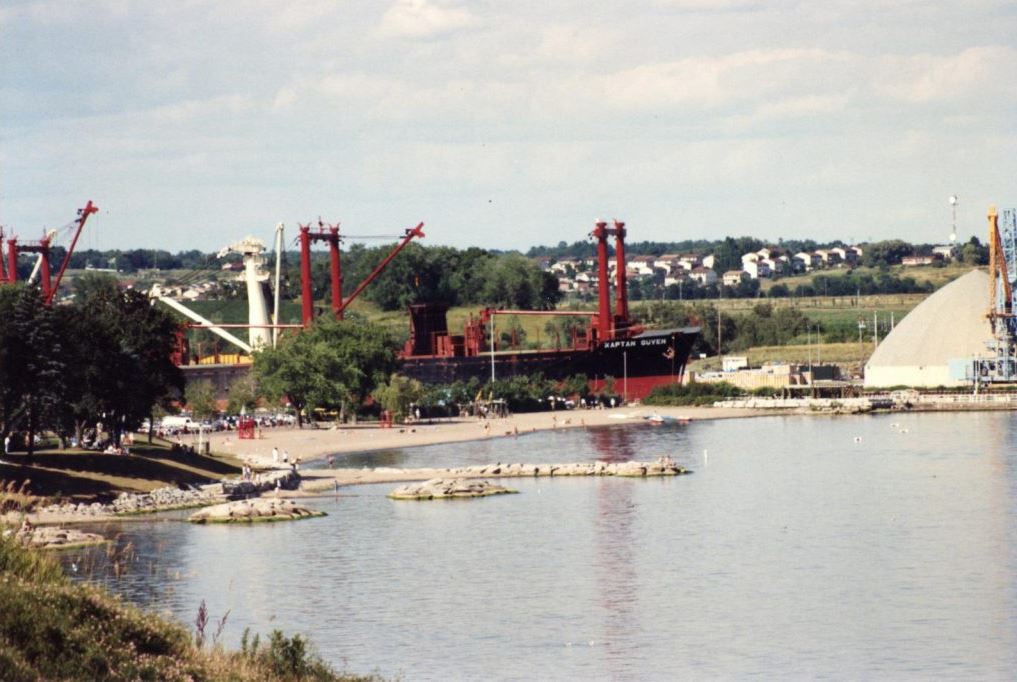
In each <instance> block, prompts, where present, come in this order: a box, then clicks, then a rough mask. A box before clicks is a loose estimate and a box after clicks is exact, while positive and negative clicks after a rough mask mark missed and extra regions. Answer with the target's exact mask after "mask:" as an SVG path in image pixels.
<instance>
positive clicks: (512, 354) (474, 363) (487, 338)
mask: <svg viewBox="0 0 1017 682" xmlns="http://www.w3.org/2000/svg"><path fill="white" fill-rule="evenodd" d="M591 236H592V237H594V238H595V239H596V240H597V265H598V268H597V270H598V279H597V281H598V306H597V310H596V312H582V311H556V310H550V311H535V310H496V309H490V308H487V309H484V310H482V311H481V312H480V314H479V315H478V316H475V317H472V316H471V318H470V319H469V320H467V321H466V323H465V326H464V329H463V333H462V334H452V333H450V332H449V329H448V321H447V317H446V313H447V311H448V306H445V305H441V304H434V303H423V304H416V305H411V306H410V307H409V314H410V337H409V340H407V342H406V345H405V346H404V348H403V350H402V353H401V354H400V359H401V362H402V371H403V373H404V374H406V375H407V376H410V377H413V378H415V379H418V380H420V381H422V382H424V383H432V384H433V383H442V384H444V383H452V382H454V381H467V380H469V379H471V378H474V377H475V378H477V379H479V380H482V381H486V380H489V379H491V378H492V377H493V378H494V379H506V378H510V377H514V376H520V375H530V374H535V373H538V372H539V373H541V374H543V375H544V376H545V377H547V378H549V379H554V380H562V379H565V378H567V377H570V376H574V375H577V374H585V375H586V377H587V378H588V379H589V381H590V389H591V390H592V391H595V392H596V391H600V390H602V389H603V388H604V386H605V383H606V382H607V380H608V379H609V378H611V379H613V380H614V388H615V391H616V392H617V393H618V394H620V395H624V396H625V397H626V398H628V399H639V398H644V397H646V395H647V394H649V393H650V391H651V390H652V389H653V388H654V387H656V386H660V385H665V384H673V383H678V382H681V380H682V377H683V376H684V373H685V365H686V363H687V362H688V358H689V354H690V353H691V351H692V345H693V344H694V343H695V341H696V338H697V337H698V336H699V333H700V328H699V327H682V328H676V329H661V330H648V329H645V328H644V327H642V326H641V325H639V324H636V323H635V322H634V321H633V320H632V319H631V318H630V316H629V310H628V294H627V287H626V283H625V274H626V262H625V236H626V230H625V225H624V223H621V222H617V221H616V222H615V223H614V225H613V226H611V227H609V226H608V225H607V223H603V222H599V223H597V224H596V226H595V228H594V230H593V232H592V234H591ZM610 236H613V237H614V238H615V256H616V259H617V261H616V278H617V279H616V285H615V295H616V301H615V310H614V311H612V310H611V301H610V293H609V288H610V287H609V281H610V280H609V278H608V250H607V240H608V237H610ZM499 315H502V316H518V315H546V316H560V315H572V316H581V317H585V318H588V320H589V321H588V324H587V325H586V326H585V328H584V329H583V331H582V333H580V334H574V335H573V338H572V339H571V340H570V344H569V346H568V347H565V348H557V349H550V350H517V349H510V350H505V349H499V347H498V344H497V342H496V341H492V339H493V337H494V335H493V331H494V320H495V318H496V317H497V316H499Z"/></svg>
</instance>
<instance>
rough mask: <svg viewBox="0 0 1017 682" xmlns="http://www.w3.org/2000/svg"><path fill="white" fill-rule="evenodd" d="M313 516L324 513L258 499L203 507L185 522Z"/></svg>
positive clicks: (291, 502) (268, 499)
mask: <svg viewBox="0 0 1017 682" xmlns="http://www.w3.org/2000/svg"><path fill="white" fill-rule="evenodd" d="M315 516H325V512H322V511H317V510H315V509H309V508H307V507H304V506H301V505H299V504H297V503H296V502H294V501H293V500H280V499H273V498H265V497H260V498H255V499H251V500H239V501H236V502H226V503H225V504H217V505H214V506H212V507H205V508H204V509H201V510H199V511H196V512H194V513H193V514H191V515H190V517H188V519H187V520H188V521H190V522H191V523H254V522H258V521H296V520H298V519H308V518H311V517H315Z"/></svg>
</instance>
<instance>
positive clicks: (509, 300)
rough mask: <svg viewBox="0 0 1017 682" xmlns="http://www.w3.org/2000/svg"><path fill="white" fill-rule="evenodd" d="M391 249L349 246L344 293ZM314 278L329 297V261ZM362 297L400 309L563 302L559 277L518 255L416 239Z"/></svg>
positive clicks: (320, 264) (545, 306)
mask: <svg viewBox="0 0 1017 682" xmlns="http://www.w3.org/2000/svg"><path fill="white" fill-rule="evenodd" d="M391 250H392V245H385V246H379V247H374V248H366V247H364V246H362V245H354V246H353V247H351V248H350V249H349V251H348V252H347V253H345V254H344V255H343V263H344V268H345V272H346V273H347V274H346V276H345V277H344V288H343V291H344V294H345V295H349V294H350V293H352V291H353V288H354V287H355V286H357V284H359V283H360V282H361V281H362V280H363V279H364V278H365V277H367V275H368V274H369V273H370V272H371V270H373V269H374V267H375V266H376V265H378V264H379V263H380V262H381V261H382V260H383V259H384V258H385V257H386V256H387V255H388V254H389V253H390V252H391ZM312 277H313V279H314V286H313V287H312V288H313V291H314V294H315V297H316V298H323V297H325V296H327V295H328V291H329V290H328V287H329V270H328V263H327V262H326V261H319V262H316V263H315V264H314V269H313V272H312ZM363 296H364V298H366V299H367V300H370V301H373V302H374V303H376V304H378V306H379V307H381V308H382V309H383V310H396V309H399V308H404V307H406V306H407V305H408V304H410V303H418V302H424V301H427V302H438V303H447V304H449V305H453V306H454V305H473V304H481V305H492V306H501V307H508V308H522V309H527V310H529V309H537V310H546V309H550V308H553V307H554V304H555V303H557V302H558V300H559V294H558V280H557V278H555V277H553V276H552V275H550V273H546V272H543V271H541V270H540V268H538V267H537V265H536V264H535V263H534V262H533V261H532V260H530V259H528V258H525V257H523V256H521V255H519V254H516V253H510V254H505V255H500V256H496V255H494V254H492V253H490V252H488V251H485V250H484V249H478V248H469V249H465V250H462V251H460V250H458V249H455V248H452V247H448V246H438V247H425V246H423V245H421V244H416V243H412V244H409V245H408V246H407V247H406V248H404V249H403V250H402V252H400V254H399V256H398V257H397V258H395V259H394V260H392V261H391V262H390V263H389V265H388V266H387V267H386V268H385V269H384V270H383V271H382V272H381V274H380V275H378V277H377V278H376V279H375V280H374V282H373V283H372V284H371V286H370V287H368V288H367V289H366V290H365V291H364V293H363Z"/></svg>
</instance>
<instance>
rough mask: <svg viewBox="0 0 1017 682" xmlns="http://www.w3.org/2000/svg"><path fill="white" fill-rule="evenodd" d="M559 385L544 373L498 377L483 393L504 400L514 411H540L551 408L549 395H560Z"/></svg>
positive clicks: (485, 386) (486, 386)
mask: <svg viewBox="0 0 1017 682" xmlns="http://www.w3.org/2000/svg"><path fill="white" fill-rule="evenodd" d="M558 394H559V392H558V390H557V386H556V385H555V383H554V382H553V381H551V380H549V379H546V378H544V375H543V374H539V373H538V374H532V375H530V376H514V377H510V378H508V379H497V380H495V382H494V383H493V384H492V383H491V382H488V383H487V384H485V385H484V390H483V395H484V396H485V397H487V396H491V397H493V398H494V399H495V400H504V401H505V403H506V404H507V405H508V408H509V410H511V411H512V412H540V411H542V410H546V409H548V408H549V406H550V403H549V402H548V400H547V399H548V397H549V396H552V395H558Z"/></svg>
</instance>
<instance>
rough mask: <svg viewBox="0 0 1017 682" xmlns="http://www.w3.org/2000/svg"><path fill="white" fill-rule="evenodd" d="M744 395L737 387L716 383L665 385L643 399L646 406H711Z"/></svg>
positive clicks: (723, 382)
mask: <svg viewBox="0 0 1017 682" xmlns="http://www.w3.org/2000/svg"><path fill="white" fill-rule="evenodd" d="M740 395H744V392H743V391H742V390H741V389H740V388H738V387H737V386H733V385H731V384H729V383H727V382H725V381H721V382H717V383H696V384H667V385H664V386H656V387H654V389H653V390H652V391H650V394H649V395H648V396H646V398H644V399H643V403H644V404H646V405H712V404H713V403H715V402H716V401H718V400H724V399H725V398H734V397H737V396H740Z"/></svg>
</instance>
